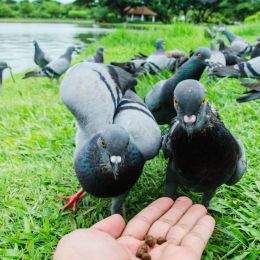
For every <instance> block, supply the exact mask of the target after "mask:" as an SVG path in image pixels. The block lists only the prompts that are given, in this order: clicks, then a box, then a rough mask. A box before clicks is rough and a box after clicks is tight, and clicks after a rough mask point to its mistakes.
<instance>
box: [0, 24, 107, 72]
mask: <svg viewBox="0 0 260 260" xmlns="http://www.w3.org/2000/svg"><path fill="white" fill-rule="evenodd" d="M108 31H109V30H108V29H102V28H87V27H82V26H79V25H74V24H50V23H0V61H5V62H7V63H8V64H9V65H10V66H11V67H12V69H13V72H14V73H17V72H21V71H24V70H26V69H29V68H32V67H35V66H36V65H35V64H34V62H33V54H34V46H33V41H34V40H37V41H38V43H39V45H40V47H41V48H42V49H43V50H44V51H45V52H46V53H48V55H49V56H50V57H51V58H55V57H58V56H60V55H62V54H63V53H64V51H65V49H66V48H67V47H69V46H75V47H83V46H84V45H85V43H84V42H83V41H82V39H84V40H85V41H89V42H91V41H93V40H96V39H98V38H99V37H100V35H102V34H104V33H107V32H108ZM8 75H9V72H8V71H7V70H5V71H4V76H8Z"/></svg>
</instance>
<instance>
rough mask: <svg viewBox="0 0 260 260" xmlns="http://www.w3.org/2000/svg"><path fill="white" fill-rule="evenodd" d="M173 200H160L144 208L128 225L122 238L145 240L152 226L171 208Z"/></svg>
mask: <svg viewBox="0 0 260 260" xmlns="http://www.w3.org/2000/svg"><path fill="white" fill-rule="evenodd" d="M172 204H173V200H172V199H170V198H166V197H165V198H160V199H158V200H156V201H154V202H153V203H151V204H150V205H149V206H147V207H146V208H144V209H143V210H142V211H141V212H140V213H138V214H137V215H136V216H135V217H134V218H132V219H131V220H130V221H129V223H128V224H127V225H126V228H125V230H124V232H123V234H122V236H131V237H134V238H136V239H139V240H143V239H144V236H145V235H146V233H147V232H148V230H149V228H150V227H151V225H152V224H153V223H154V222H155V221H156V220H157V219H158V218H160V217H161V216H162V215H163V214H164V213H165V212H166V211H167V210H169V209H170V208H171V206H172Z"/></svg>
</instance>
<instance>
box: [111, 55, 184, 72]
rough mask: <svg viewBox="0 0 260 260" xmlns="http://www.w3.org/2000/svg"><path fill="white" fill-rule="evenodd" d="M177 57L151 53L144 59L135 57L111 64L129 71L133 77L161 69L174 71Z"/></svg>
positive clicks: (177, 61)
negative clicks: (134, 58)
mask: <svg viewBox="0 0 260 260" xmlns="http://www.w3.org/2000/svg"><path fill="white" fill-rule="evenodd" d="M179 63H180V62H179V59H175V58H167V57H166V56H165V55H158V54H152V55H150V56H148V57H147V58H146V59H145V60H144V59H136V60H131V61H128V62H122V63H120V62H111V65H113V66H118V67H120V68H122V69H124V70H125V71H127V72H129V73H131V74H132V75H133V76H134V77H137V76H141V75H144V74H145V73H150V74H152V75H155V74H157V73H158V72H159V71H161V70H163V69H168V70H169V71H174V70H175V68H176V67H177V66H178V64H179Z"/></svg>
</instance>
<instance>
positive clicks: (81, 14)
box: [68, 10, 88, 19]
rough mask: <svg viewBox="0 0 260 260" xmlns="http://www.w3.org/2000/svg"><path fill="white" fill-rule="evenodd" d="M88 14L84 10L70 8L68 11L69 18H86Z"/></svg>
mask: <svg viewBox="0 0 260 260" xmlns="http://www.w3.org/2000/svg"><path fill="white" fill-rule="evenodd" d="M87 16H88V14H87V12H86V11H84V10H70V11H69V12H68V17H69V18H77V19H84V18H87Z"/></svg>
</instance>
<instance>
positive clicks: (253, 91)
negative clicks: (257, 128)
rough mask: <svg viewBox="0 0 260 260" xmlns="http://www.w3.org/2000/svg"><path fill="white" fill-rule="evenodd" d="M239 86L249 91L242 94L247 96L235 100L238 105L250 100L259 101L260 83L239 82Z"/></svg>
mask: <svg viewBox="0 0 260 260" xmlns="http://www.w3.org/2000/svg"><path fill="white" fill-rule="evenodd" d="M241 84H242V85H243V86H245V87H247V88H249V90H247V91H246V92H244V94H247V95H244V96H242V97H239V98H237V99H236V101H237V102H238V103H244V102H248V101H251V100H256V99H260V81H258V82H241Z"/></svg>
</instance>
